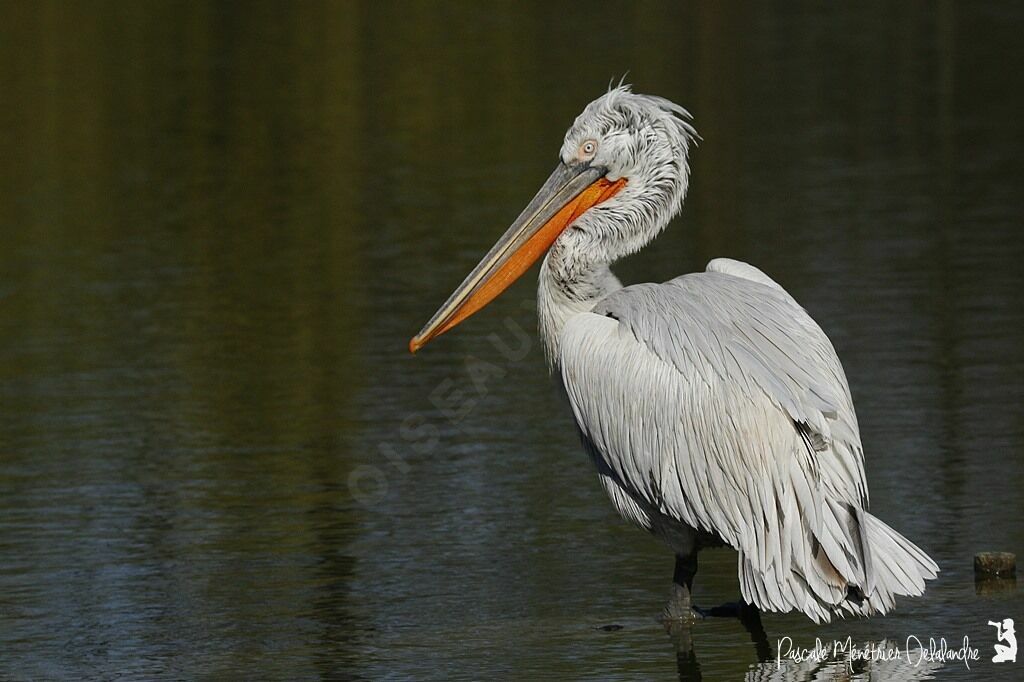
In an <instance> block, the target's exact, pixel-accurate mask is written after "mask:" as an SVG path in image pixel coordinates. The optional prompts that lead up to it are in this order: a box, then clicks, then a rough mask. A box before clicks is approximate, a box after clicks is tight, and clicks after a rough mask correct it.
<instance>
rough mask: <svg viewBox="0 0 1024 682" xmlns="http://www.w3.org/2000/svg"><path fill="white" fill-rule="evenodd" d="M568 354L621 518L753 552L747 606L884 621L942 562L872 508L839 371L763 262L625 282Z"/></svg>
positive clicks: (572, 332) (745, 576)
mask: <svg viewBox="0 0 1024 682" xmlns="http://www.w3.org/2000/svg"><path fill="white" fill-rule="evenodd" d="M559 347H560V354H559V360H560V362H559V365H560V368H561V374H562V379H563V382H564V385H565V389H566V393H567V395H568V397H569V402H570V404H571V405H572V409H573V413H574V415H575V417H576V420H577V423H578V425H579V427H580V430H581V432H582V434H583V437H584V442H585V444H586V445H587V449H588V451H590V453H591V456H592V457H594V459H595V461H596V462H597V463H598V466H599V469H600V471H601V473H602V476H603V477H604V478H605V479H606V480H604V485H605V487H606V489H609V488H612V490H613V491H614V492H611V493H610V494H612V497H613V502H615V503H616V506H618V507H619V508H620V509H621V508H622V506H621V505H622V504H623V503H622V500H628V505H627V506H628V507H629V508H630V509H629V513H628V514H624V515H625V516H627V518H630V519H631V520H634V521H637V519H638V518H641V519H643V521H644V523H642V524H641V525H645V526H646V527H648V528H651V527H664V526H666V525H671V524H672V523H675V524H677V525H685V526H688V527H690V528H692V529H695V530H696V531H698V532H701V531H703V532H708V533H713V534H715V535H718V536H720V537H721V538H722V540H724V541H725V542H726V543H728V544H729V545H731V546H733V547H735V548H736V549H737V550H739V552H740V555H739V572H740V578H741V589H742V591H743V596H744V598H746V599H748V600H750V601H752V602H753V603H755V604H757V605H758V606H760V607H762V608H765V609H769V610H774V611H788V610H791V609H799V610H801V611H803V612H804V613H806V614H807V615H808V616H810V617H811V618H812V619H814V620H815V621H822V620H825V621H827V620H829V619H830V617H831V616H832V615H835V614H842V613H844V612H845V613H858V614H871V613H875V612H883V613H884V612H885V611H887V610H889V609H890V608H891V607H892V606H893V603H894V595H899V594H905V595H916V594H920V593H921V592H922V591H923V589H924V580H925V579H928V578H933V577H934V576H935V574H936V571H937V567H936V566H935V564H934V562H932V561H931V559H929V558H928V557H927V556H926V555H925V554H924V553H923V552H921V550H919V549H918V548H917V547H916V546H914V545H913V544H912V543H910V542H909V541H908V540H906V539H905V538H903V537H902V536H901V535H899V534H898V533H896V532H895V531H893V530H892V529H891V528H889V527H888V526H886V525H885V524H884V523H882V522H881V521H879V520H878V519H876V518H875V517H873V516H871V515H870V514H868V513H867V512H866V509H867V505H868V491H867V483H866V480H865V476H864V460H863V450H862V447H861V442H860V436H859V432H858V426H857V418H856V415H855V413H854V409H853V403H852V400H851V397H850V391H849V388H848V386H847V382H846V377H845V374H844V373H843V369H842V366H841V365H840V362H839V360H838V358H837V357H836V354H835V351H834V349H833V347H832V344H831V343H830V342H829V340H828V337H827V336H826V335H825V334H824V332H822V330H821V329H820V328H819V327H818V325H817V324H816V323H815V322H814V321H813V320H812V319H811V317H810V316H809V315H808V314H807V313H806V311H804V309H803V308H801V307H800V306H799V305H798V304H797V303H796V301H795V300H794V299H793V298H792V297H791V296H790V295H789V294H788V293H787V292H786V291H785V290H784V289H783V288H782V287H781V286H779V285H778V284H777V283H775V282H774V281H772V280H771V279H770V278H769V277H767V275H765V274H764V273H762V272H761V271H760V270H758V269H757V268H754V267H753V266H750V265H747V264H745V263H740V262H737V261H730V260H726V259H719V260H715V261H712V263H711V264H710V265H709V267H708V271H706V272H704V273H698V274H691V275H684V276H682V277H679V278H677V279H674V280H672V281H670V282H667V283H665V284H642V285H636V286H631V287H627V288H625V289H620V290H619V291H617V292H614V293H611V294H610V295H608V296H607V297H605V298H604V299H603V300H601V301H599V302H598V303H597V305H596V306H595V307H594V309H593V311H592V312H590V313H580V314H576V315H574V316H571V317H570V318H569V319H568V320H567V321H566V323H565V325H564V328H563V330H562V333H561V335H560V344H559ZM615 486H617V488H618V489H615ZM637 510H640V513H638V511H637ZM684 535H685V534H684ZM670 544H671V543H670ZM677 551H679V548H677ZM860 594H863V597H864V598H863V599H861V598H860Z"/></svg>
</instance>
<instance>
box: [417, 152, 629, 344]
mask: <svg viewBox="0 0 1024 682" xmlns="http://www.w3.org/2000/svg"><path fill="white" fill-rule="evenodd" d="M604 173H605V171H604V169H602V168H597V167H591V166H587V165H575V164H574V165H572V166H569V165H566V164H559V166H558V168H556V169H555V172H554V173H552V174H551V177H549V178H548V180H547V182H545V183H544V186H543V187H542V188H541V189H540V191H539V192H538V193H537V196H535V197H534V198H533V200H532V201H531V202H530V203H529V205H528V206H527V207H526V209H524V210H523V212H522V214H521V215H520V216H519V218H517V219H516V221H515V222H514V223H513V224H512V227H510V228H509V229H508V231H507V232H506V233H505V234H504V235H503V236H502V238H501V239H499V240H498V242H497V243H496V244H495V245H494V246H493V247H492V248H491V250H490V251H489V252H488V253H487V255H486V256H484V258H483V260H481V261H480V263H479V264H478V265H477V266H476V267H475V268H474V269H473V271H472V272H471V273H470V274H469V276H468V277H466V279H465V281H464V282H463V283H462V284H461V285H460V286H459V288H458V289H456V290H455V292H454V293H453V294H452V295H451V296H450V297H449V298H448V300H447V301H446V302H445V304H444V305H443V306H441V308H440V309H439V310H438V311H437V312H436V313H435V314H434V316H433V317H432V318H431V319H430V321H429V322H427V324H426V325H425V326H424V327H423V329H422V330H421V331H420V333H419V334H417V335H416V336H414V337H413V338H412V340H410V341H409V351H410V352H412V353H415V352H416V351H418V350H419V349H420V348H422V347H423V346H425V345H426V344H427V342H429V341H430V340H432V339H434V338H435V337H437V336H440V335H441V334H444V333H445V332H446V331H448V330H449V329H452V328H453V327H455V326H456V325H458V324H459V323H461V322H462V321H463V320H465V319H466V318H468V317H469V316H471V315H473V314H474V313H476V312H477V311H479V310H480V309H481V308H483V307H484V306H486V305H487V304H488V303H490V302H491V301H493V300H494V299H495V298H497V297H498V296H499V295H500V294H501V292H503V291H505V289H507V288H508V287H509V286H510V285H511V284H512V282H514V281H516V280H517V279H519V277H520V276H521V275H522V274H523V273H524V272H526V271H527V270H529V269H530V266H531V265H533V264H534V263H535V262H537V259H539V258H540V257H541V256H543V255H544V254H545V253H546V252H547V250H548V249H549V248H551V245H552V244H554V243H555V240H556V239H557V238H558V235H560V234H562V232H564V231H565V229H566V228H567V227H568V226H569V225H571V224H572V222H573V221H574V220H576V219H577V218H578V217H579V216H581V215H582V214H583V213H584V212H585V211H587V210H588V209H590V208H592V207H594V206H597V205H598V204H600V203H601V202H603V201H607V200H608V199H610V198H611V197H613V196H615V194H617V193H618V192H619V191H620V190H621V189H622V188H623V187H625V185H626V180H625V179H624V178H620V179H619V180H615V181H610V180H608V179H606V178H605V177H604Z"/></svg>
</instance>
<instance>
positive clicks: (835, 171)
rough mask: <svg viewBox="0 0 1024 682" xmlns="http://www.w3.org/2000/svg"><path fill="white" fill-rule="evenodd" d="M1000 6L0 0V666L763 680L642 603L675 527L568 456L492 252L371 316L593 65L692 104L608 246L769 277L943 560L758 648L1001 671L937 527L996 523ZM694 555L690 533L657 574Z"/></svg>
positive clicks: (1020, 458) (465, 250) (1006, 465)
mask: <svg viewBox="0 0 1024 682" xmlns="http://www.w3.org/2000/svg"><path fill="white" fill-rule="evenodd" d="M1022 31H1024V12H1022V10H1021V8H1020V7H1017V6H1015V5H1012V4H1009V3H1007V4H1005V5H994V4H978V3H953V2H935V3H899V4H870V5H866V6H861V5H857V6H854V5H851V6H848V7H829V6H821V7H817V6H814V5H809V4H806V3H803V4H801V5H799V6H797V5H792V4H786V5H781V4H780V5H778V6H775V7H768V6H760V7H755V6H753V5H747V4H739V3H736V4H723V5H719V4H717V3H716V4H714V5H712V4H705V5H696V4H693V5H690V4H687V5H649V4H644V5H632V4H627V3H612V4H601V5H588V6H586V8H582V9H580V8H577V6H575V5H571V4H556V5H551V4H549V3H539V2H538V3H526V4H523V3H516V4H514V5H512V4H498V5H490V4H483V3H480V4H470V3H446V4H422V3H388V2H372V3H360V4H348V3H316V2H302V3H295V4H294V5H286V4H279V5H275V4H266V3H257V4H253V5H239V6H235V5H233V4H228V3H225V4H212V5H205V4H198V3H196V4H189V3H156V2H146V3H127V2H126V3H113V2H104V3H86V2H68V3H63V2H48V3H44V2H33V3H29V2H17V3H15V2H8V3H5V4H3V5H2V6H0V98H2V101H3V106H2V107H0V236H2V248H0V335H2V336H0V677H4V678H12V679H39V678H84V677H96V678H108V679H109V678H112V677H115V676H117V675H123V676H125V677H127V678H132V679H140V678H141V679H147V678H154V677H157V676H165V677H168V678H207V679H223V678H242V677H248V678H279V679H309V678H316V677H328V678H332V679H364V678H365V679H379V678H382V677H392V678H399V679H401V678H415V679H425V678H475V679H503V678H510V677H511V678H526V677H556V678H575V679H584V678H585V679H636V678H638V677H639V678H658V679H670V678H674V677H676V676H682V677H684V678H687V679H693V678H695V677H696V675H697V673H698V672H699V673H702V674H703V676H704V679H742V678H743V676H744V675H749V679H772V678H771V677H770V675H771V673H773V672H774V661H772V662H771V664H769V665H767V667H764V666H762V668H763V669H761V670H759V671H754V670H752V669H751V666H754V665H756V664H757V662H758V651H757V649H756V647H755V645H754V643H753V642H752V641H751V636H750V635H749V634H748V633H746V632H745V631H744V630H743V629H742V628H741V627H740V626H739V624H738V623H736V622H735V621H731V620H714V621H708V622H704V623H699V624H698V625H697V626H696V627H695V629H694V631H693V633H692V638H693V654H692V655H691V654H688V653H686V652H685V651H684V653H683V654H680V655H677V651H676V647H675V645H674V644H673V642H672V641H671V640H670V639H669V637H667V636H666V634H665V633H664V632H663V631H662V630H661V628H660V626H659V625H658V624H657V623H655V622H654V616H655V615H657V613H658V611H659V610H660V608H661V606H662V601H663V599H664V597H665V596H666V593H667V587H668V582H669V579H670V577H671V570H672V557H671V556H670V555H669V553H668V552H667V551H666V550H664V549H662V547H661V546H660V545H658V544H657V543H655V542H654V541H653V540H651V539H650V538H648V537H646V536H644V535H643V534H641V533H638V532H636V531H634V530H633V529H631V528H629V527H627V526H626V525H625V524H624V523H622V522H620V521H619V520H618V519H617V517H616V516H615V515H614V514H613V512H612V511H611V507H610V505H609V504H608V503H607V502H606V500H605V499H604V495H603V493H602V491H601V490H600V489H599V486H598V484H597V481H596V477H595V476H594V474H593V472H592V471H591V468H590V464H589V462H588V461H587V460H586V457H585V456H584V455H583V453H582V452H581V450H580V448H579V445H578V442H577V437H576V434H575V432H574V429H573V427H572V425H571V421H570V417H569V414H568V412H567V410H565V409H564V407H563V406H562V405H560V404H559V401H558V398H557V397H556V395H555V393H554V391H553V390H552V386H551V382H550V380H549V379H548V377H547V375H546V371H545V369H544V367H543V360H542V357H541V351H540V347H539V344H538V343H537V341H536V338H535V335H534V332H533V328H534V324H535V322H534V318H533V312H532V311H531V309H530V302H531V301H532V298H533V294H534V288H535V275H534V274H533V273H530V274H528V275H527V276H526V277H525V278H524V281H523V282H522V283H520V284H518V285H517V286H515V287H514V288H513V289H512V290H510V292H509V293H508V294H507V295H506V296H505V297H504V298H503V299H501V300H500V301H498V302H497V303H496V304H495V305H494V306H493V307H492V308H491V309H489V310H488V311H486V312H484V313H482V314H480V315H478V316H477V317H476V318H474V319H473V320H472V321H470V322H468V323H467V324H465V325H464V326H463V327H462V328H460V329H459V330H458V331H457V332H455V333H453V334H451V335H449V336H447V337H445V338H444V339H443V340H440V341H438V342H437V343H435V344H434V345H432V346H431V347H430V348H428V349H426V350H425V351H424V352H422V353H421V354H420V355H419V356H418V357H415V358H413V357H411V356H409V355H408V353H407V351H406V349H405V346H406V343H407V340H408V338H409V336H410V335H411V334H413V333H414V332H415V331H417V330H418V329H419V327H420V326H421V325H422V323H423V322H424V321H425V320H426V319H427V317H428V316H429V315H430V314H431V313H432V312H433V311H434V309H435V308H436V307H437V305H438V304H439V303H441V302H442V301H443V299H444V297H445V296H446V295H447V294H448V293H449V291H450V290H451V288H452V287H453V286H454V285H456V284H458V282H460V281H461V279H462V277H463V275H464V274H465V273H466V272H467V271H468V269H469V268H470V267H471V266H472V265H474V264H475V263H476V261H477V259H478V258H479V256H480V255H481V254H482V253H483V252H484V251H485V250H486V248H487V247H488V246H489V245H490V244H491V243H492V241H493V240H494V239H495V238H496V237H497V236H498V235H499V234H500V233H501V232H502V231H503V230H504V228H505V227H506V226H507V224H508V222H509V221H510V220H511V219H512V218H513V217H514V216H515V215H516V214H517V213H518V212H519V210H520V209H521V207H522V205H523V204H524V202H525V201H527V200H528V199H529V198H530V197H531V196H532V195H533V192H534V191H535V189H536V188H537V186H538V184H539V183H540V182H541V181H542V180H543V178H544V177H546V174H547V172H548V171H549V170H550V168H551V166H552V164H553V161H554V159H555V155H556V153H557V150H558V147H559V145H560V142H561V136H562V134H563V132H564V130H565V128H566V127H567V126H568V124H569V123H570V122H571V121H572V119H573V117H574V116H575V115H576V114H577V113H578V111H579V110H580V108H581V107H582V106H583V105H584V104H585V103H586V102H588V101H590V100H591V99H593V98H594V97H595V96H597V95H598V94H600V93H601V92H603V91H604V89H605V88H606V87H607V84H608V82H609V80H610V79H611V78H616V79H617V78H618V77H619V76H621V75H622V74H623V73H624V72H625V71H627V70H628V71H629V78H630V80H632V81H633V82H634V83H635V85H636V88H637V90H639V91H644V92H654V93H657V94H661V95H664V96H667V97H670V98H672V99H674V100H676V101H678V102H680V103H682V104H684V105H685V106H687V107H688V108H689V109H690V110H691V111H692V112H693V114H694V116H695V120H696V125H697V128H698V129H699V130H700V132H701V133H702V135H703V137H704V142H703V144H702V145H701V146H700V148H699V149H698V150H697V151H696V152H695V154H694V157H693V183H692V187H691V193H690V197H689V200H688V202H687V206H686V209H685V210H684V214H683V216H682V218H680V219H679V220H677V221H676V222H675V224H674V225H673V226H672V227H670V229H669V230H668V231H667V232H666V234H665V235H663V236H662V237H661V238H660V239H659V240H658V241H657V242H656V243H655V244H654V245H653V246H652V247H651V248H650V249H648V250H647V251H646V252H645V253H643V254H641V255H638V256H636V257H634V258H633V259H631V260H630V261H628V262H626V263H623V264H622V265H621V266H620V267H619V268H618V272H619V273H620V275H622V277H623V279H624V280H626V281H628V282H635V281H644V280H658V281H660V280H664V279H668V278H670V277H672V276H675V275H677V274H680V273H682V272H686V271H691V270H698V269H703V267H704V264H705V263H706V262H707V261H708V260H709V259H710V258H712V257H716V256H731V257H735V258H739V259H743V260H748V261H750V262H753V263H755V264H757V265H758V266H760V267H762V268H763V269H764V270H766V271H767V272H769V273H770V274H771V275H772V276H774V277H775V278H776V279H777V280H778V281H780V282H781V283H782V284H783V285H784V286H786V287H787V288H788V289H789V291H790V292H791V293H793V294H794V295H795V296H796V297H797V299H798V300H800V301H801V302H802V303H803V304H804V305H805V306H806V307H807V308H808V309H809V310H810V312H811V313H812V315H814V316H815V317H816V319H817V320H818V321H819V322H820V323H821V324H822V326H823V327H824V328H825V330H826V331H827V332H828V333H829V334H830V336H831V338H832V340H833V342H834V344H835V346H836V347H837V349H838V351H839V354H840V357H841V358H842V360H843V362H844V365H845V367H846V371H847V375H848V376H849V380H850V384H851V387H852V390H853V394H854V398H855V402H856V405H857V409H858V416H859V418H860V422H861V431H862V435H863V439H864V443H865V446H866V449H867V468H868V478H869V482H870V485H871V493H872V504H873V506H872V510H873V512H874V513H876V514H877V515H879V516H881V517H882V518H883V519H885V520H886V521H888V522H889V523H890V524H892V525H893V526H894V527H896V528H898V529H899V530H901V531H903V532H905V533H906V534H907V535H908V536H910V537H911V538H913V539H914V540H915V541H917V542H919V543H920V544H921V545H922V546H923V547H924V548H925V549H926V550H928V551H929V553H931V555H932V556H933V557H935V559H936V560H937V561H938V562H939V564H940V565H941V567H942V569H943V573H942V575H941V578H940V580H939V581H938V582H937V583H933V584H932V586H931V587H930V589H929V591H928V593H927V595H926V596H925V597H924V598H921V599H918V600H914V601H904V602H903V603H901V604H900V608H899V610H898V611H897V612H896V613H894V614H893V615H892V616H890V617H887V618H884V619H875V620H870V621H847V622H839V623H835V624H832V625H830V626H827V627H820V628H819V627H814V626H813V625H812V624H811V623H810V622H809V621H807V620H806V619H804V618H802V617H799V616H778V615H770V616H766V617H765V618H764V626H765V631H766V635H767V639H768V641H769V643H770V646H771V648H772V653H773V654H774V649H775V647H776V642H777V640H778V639H779V638H782V637H785V636H789V637H792V638H793V639H794V640H795V641H796V642H797V643H798V644H800V645H803V646H809V645H810V644H812V643H813V641H814V638H815V637H816V636H818V637H821V638H822V639H824V640H832V639H834V638H845V637H846V636H848V635H849V636H852V637H853V638H854V639H855V640H857V641H866V640H871V641H878V640H881V639H882V638H884V637H888V638H890V639H892V640H894V641H895V642H897V643H899V644H900V645H903V643H904V642H905V640H906V638H907V637H908V636H910V635H914V636H917V637H919V638H921V639H922V640H925V641H927V639H928V638H929V637H935V638H939V637H945V638H947V640H948V641H949V642H950V643H951V646H952V647H957V646H959V645H960V643H961V641H962V639H963V637H964V636H965V635H967V636H969V637H970V641H971V644H972V646H974V647H976V648H978V649H979V650H980V655H981V660H980V662H978V663H976V664H973V665H972V668H973V669H972V671H967V670H966V669H965V667H964V666H963V664H961V663H947V664H946V665H945V666H942V667H940V668H938V669H937V670H935V671H933V672H934V673H935V674H937V675H938V676H939V677H940V678H942V679H973V677H974V675H976V674H978V675H982V676H985V677H989V678H990V677H992V676H993V675H996V674H997V673H1003V674H1004V675H1005V676H1007V679H1013V678H1014V677H1015V676H1019V675H1020V674H1021V671H1022V668H1021V667H1019V666H1024V658H1022V662H1021V663H1018V664H1017V666H1018V667H1014V664H1002V665H998V666H997V665H994V664H992V663H990V662H989V659H990V658H991V656H992V654H993V650H992V644H994V643H995V630H994V628H992V627H991V626H989V625H987V621H989V620H999V619H1002V618H1007V617H1010V618H1016V619H1017V623H1020V624H1024V597H1022V596H1021V592H1020V591H1019V590H1016V589H1014V590H1011V591H1003V592H996V593H991V594H986V595H978V594H976V590H975V585H974V582H973V577H972V567H971V561H972V556H973V554H974V553H975V552H976V551H979V550H986V549H1000V550H1009V551H1016V552H1017V553H1018V554H1019V555H1024V527H1022V523H1021V514H1022V510H1024V492H1022V490H1024V411H1022V408H1021V405H1022V403H1024V303H1022V301H1021V292H1022V291H1024V268H1022V267H1021V263H1022V262H1024V230H1022V222H1024V220H1022V215H1024V193H1022V189H1024V144H1022V142H1024V140H1022V123H1021V121H1022V113H1021V112H1022V109H1024V95H1022V92H1024V89H1022V82H1021V76H1020V74H1021V73H1022V68H1024V63H1022V54H1024V49H1022V48H1021V46H1020V36H1021V34H1022ZM517 329H523V330H526V331H527V332H528V336H527V337H526V338H527V340H526V341H525V342H524V341H523V339H522V338H521V334H519V333H517V332H516V330H517ZM494 334H497V340H498V342H499V344H498V345H496V344H495V342H494V339H492V338H490V337H491V335H494ZM501 344H504V345H507V346H510V347H512V348H513V349H514V350H515V351H522V352H517V353H516V354H515V355H516V357H515V358H514V359H511V360H510V359H508V354H507V353H503V352H502V351H501V350H500V349H499V347H498V346H499V345H501ZM524 344H525V345H524ZM481 368H482V369H481ZM735 576H736V570H735V555H734V554H732V553H731V552H728V551H724V550H723V551H719V552H717V553H707V554H705V555H704V556H702V564H701V572H700V574H699V575H698V583H697V597H698V601H699V602H701V603H705V604H713V603H720V602H723V601H727V600H730V599H734V598H736V596H737V595H738V585H737V581H736V577H735ZM606 625H618V626H621V628H620V629H609V630H602V629H599V628H600V627H601V626H606ZM1018 629H1019V628H1018ZM792 672H793V674H792V675H791V677H789V678H787V679H807V678H809V677H810V674H809V673H808V674H804V673H798V672H795V671H792ZM922 672H923V671H919V674H921V673H922ZM873 679H876V678H873Z"/></svg>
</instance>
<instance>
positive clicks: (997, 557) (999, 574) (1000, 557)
mask: <svg viewBox="0 0 1024 682" xmlns="http://www.w3.org/2000/svg"><path fill="white" fill-rule="evenodd" d="M1016 573H1017V556H1016V555H1015V554H1012V553H1010V552H979V553H977V554H975V555H974V577H975V578H979V579H987V578H1009V577H1011V576H1014V575H1016Z"/></svg>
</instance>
